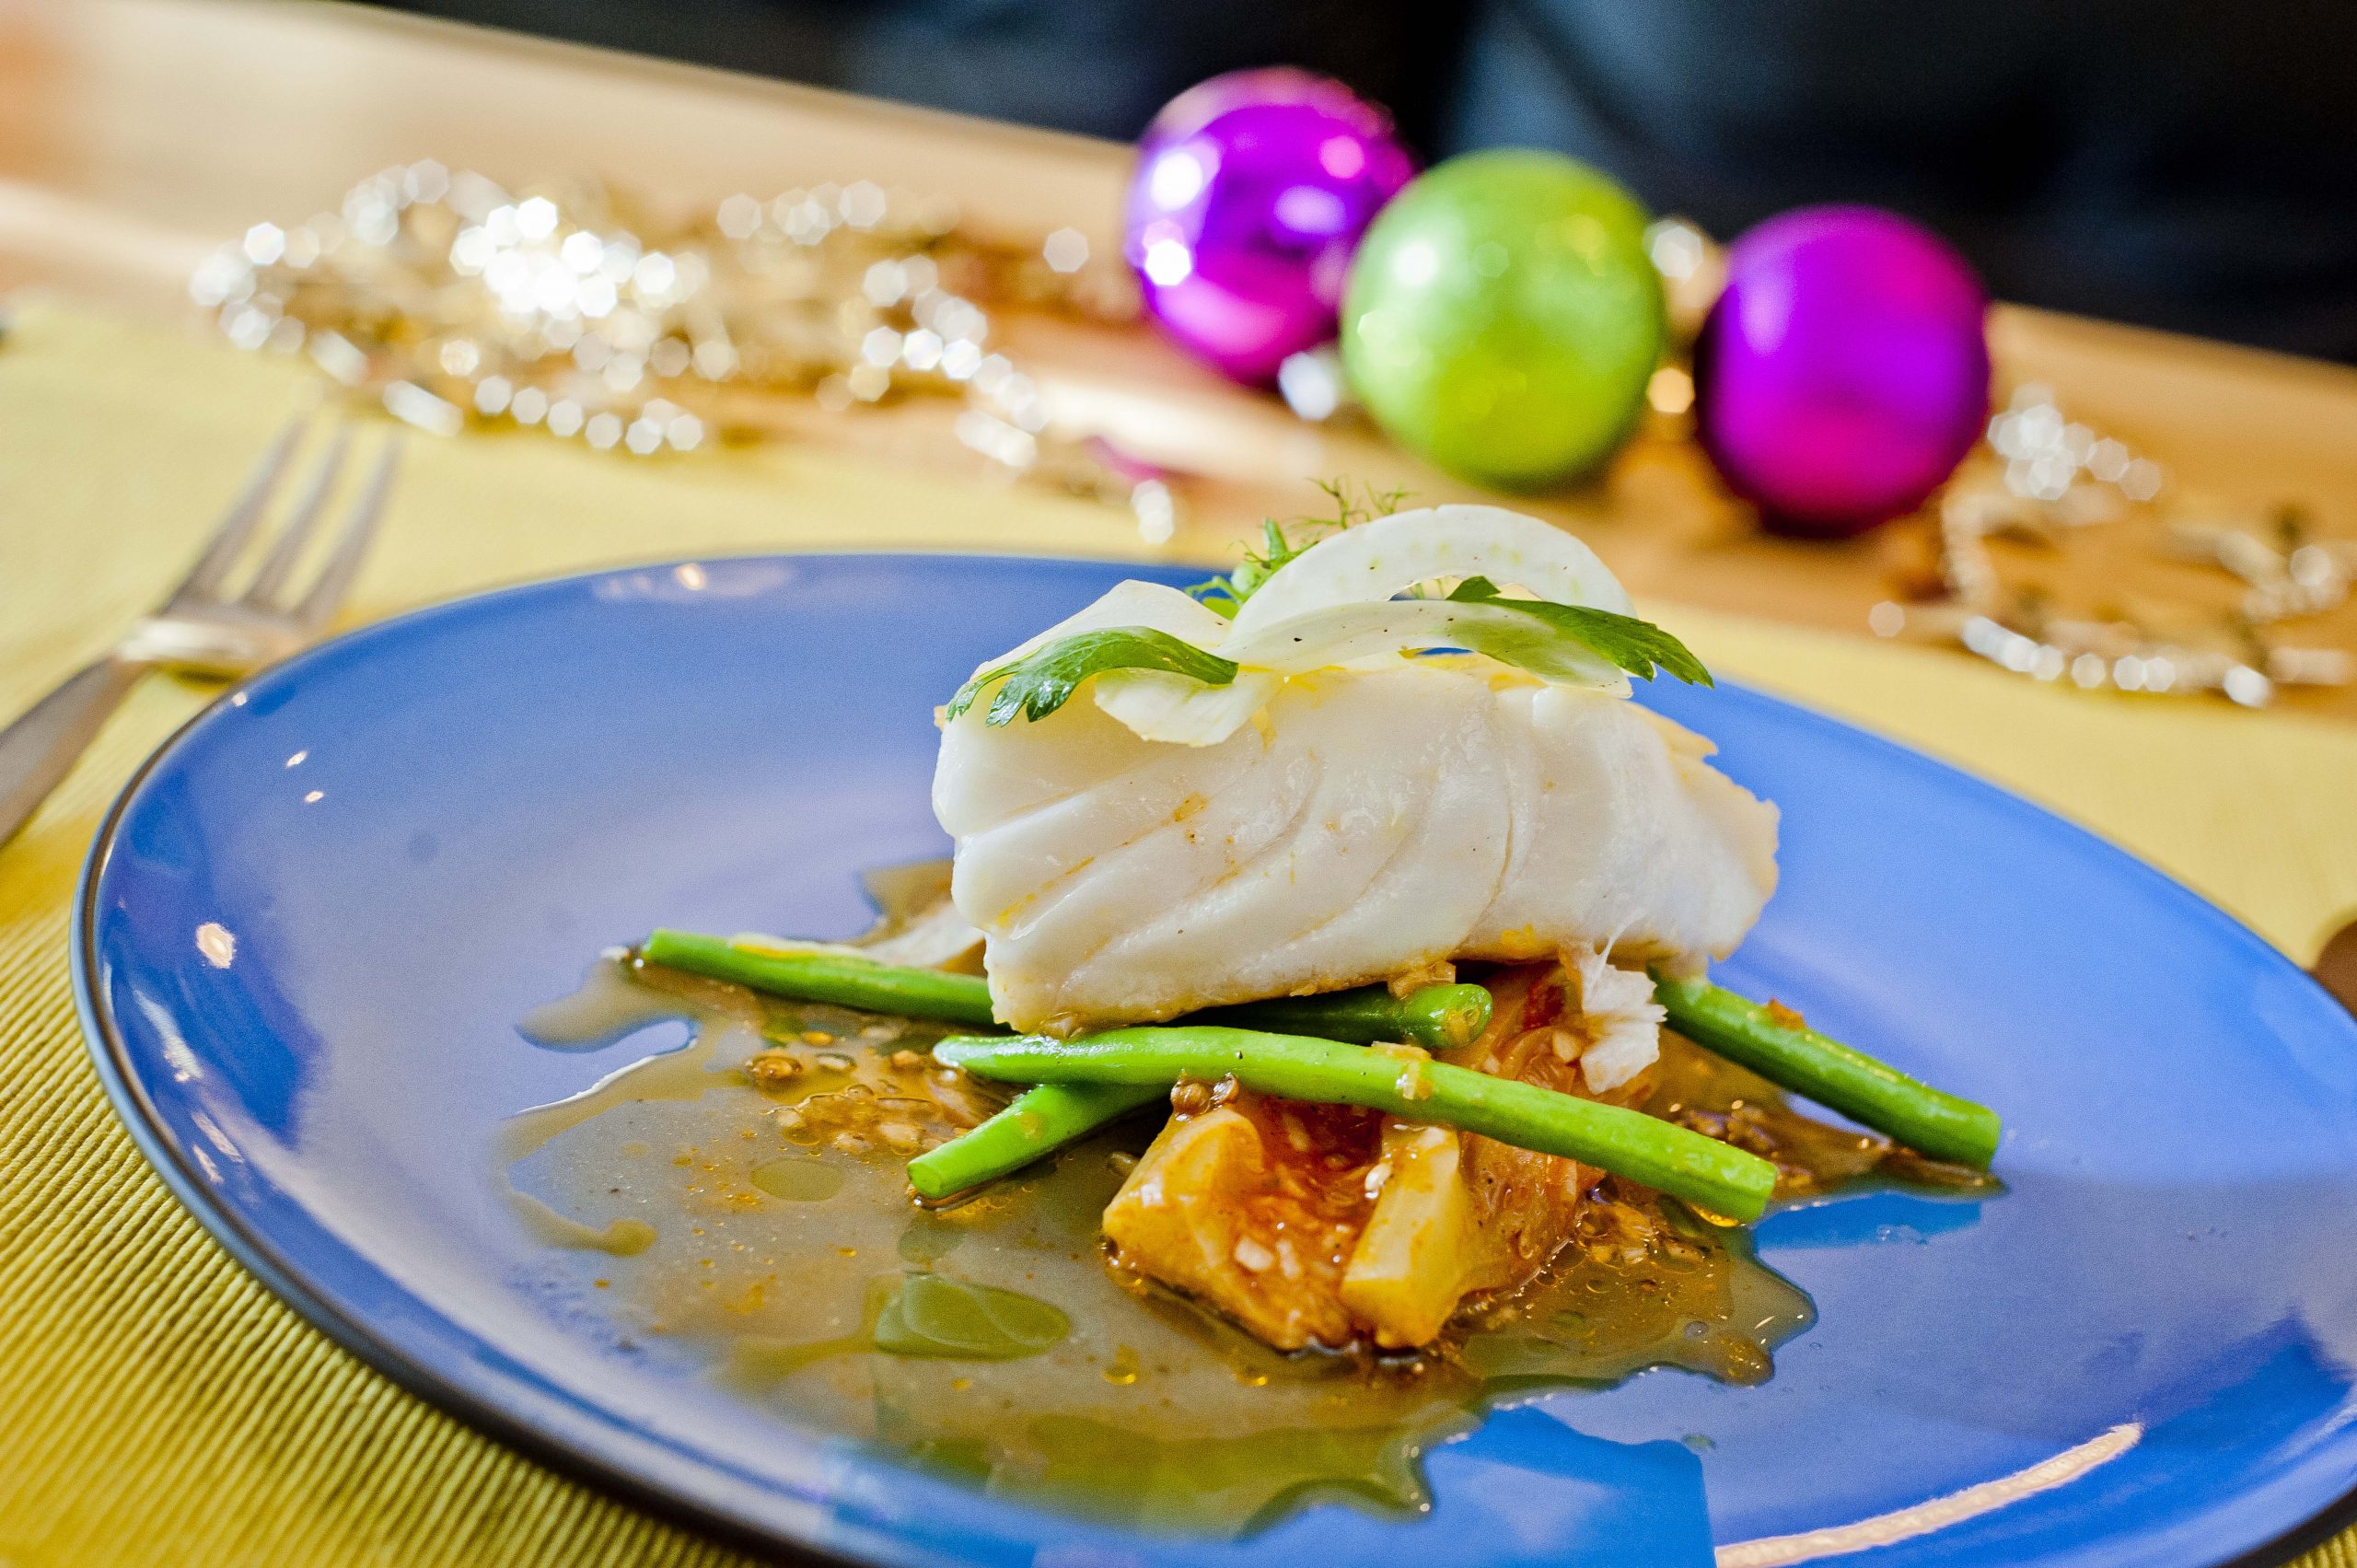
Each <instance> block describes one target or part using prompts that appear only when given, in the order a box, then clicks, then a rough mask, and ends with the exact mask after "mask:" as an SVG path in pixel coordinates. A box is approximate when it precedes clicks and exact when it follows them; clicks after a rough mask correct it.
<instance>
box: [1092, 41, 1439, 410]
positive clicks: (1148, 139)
mask: <svg viewBox="0 0 2357 1568" xmlns="http://www.w3.org/2000/svg"><path fill="white" fill-rule="evenodd" d="M1414 172H1415V167H1414V164H1413V162H1412V161H1411V159H1410V157H1409V156H1408V152H1407V149H1406V148H1405V147H1403V146H1402V145H1400V144H1399V140H1398V138H1397V137H1395V136H1394V135H1393V134H1392V131H1391V121H1390V117H1389V116H1388V115H1387V114H1385V113H1384V111H1383V110H1380V109H1378V108H1376V106H1375V105H1373V104H1370V103H1368V102H1366V101H1365V100H1364V99H1361V98H1359V97H1358V96H1357V95H1356V94H1354V93H1353V92H1352V91H1351V90H1350V88H1348V87H1344V86H1343V85H1342V84H1341V83H1340V82H1337V81H1334V80H1332V79H1331V78H1329V77H1326V76H1319V75H1312V74H1311V73H1309V72H1306V71H1297V70H1293V69H1291V68H1288V67H1284V66H1272V67H1269V68H1266V69H1262V70H1251V71H1234V72H1230V73H1228V74H1227V75H1221V76H1213V78H1211V79H1210V80H1209V81H1206V82H1202V83H1199V84H1198V85H1196V86H1195V87H1190V88H1189V89H1188V90H1187V91H1185V92H1183V93H1181V94H1179V96H1178V97H1177V98H1175V99H1171V100H1170V102H1169V103H1168V104H1167V105H1166V106H1165V107H1164V108H1163V110H1162V111H1161V112H1160V113H1159V114H1157V115H1155V119H1154V122H1153V123H1152V124H1151V125H1149V126H1148V127H1147V128H1146V132H1145V134H1144V136H1143V137H1141V138H1140V139H1139V142H1138V161H1137V171H1136V173H1135V174H1134V175H1133V176H1132V180H1131V182H1130V192H1129V204H1128V211H1127V219H1126V232H1127V237H1128V238H1127V239H1126V242H1125V244H1126V250H1127V253H1128V257H1129V261H1130V264H1131V266H1132V267H1133V268H1134V269H1135V270H1136V273H1137V277H1138V285H1139V287H1140V289H1141V290H1142V291H1143V293H1144V300H1145V308H1146V310H1147V312H1148V313H1149V314H1151V315H1152V316H1153V317H1154V319H1155V320H1156V321H1157V322H1159V323H1160V324H1161V327H1162V329H1163V331H1165V332H1167V333H1168V334H1169V336H1170V337H1171V338H1172V339H1173V340H1174V341H1175V342H1177V343H1179V345H1180V346H1182V347H1184V348H1185V349H1186V350H1187V351H1188V352H1189V353H1190V354H1194V355H1195V356H1196V357H1197V358H1199V359H1202V361H1203V362H1204V363H1206V364H1208V365H1211V366H1214V367H1215V368H1217V369H1218V370H1219V371H1221V372H1222V373H1223V374H1225V375H1226V376H1229V377H1233V378H1235V379H1236V380H1238V381H1241V382H1244V383H1246V384H1247V385H1250V386H1263V385H1267V384H1269V383H1271V382H1272V381H1274V380H1275V378H1276V377H1277V373H1278V368H1279V366H1282V365H1283V363H1284V362H1285V360H1286V359H1287V358H1288V357H1289V356H1291V355H1293V354H1299V353H1302V352H1304V351H1305V350H1309V349H1314V348H1316V347H1317V346H1318V344H1320V343H1326V342H1328V341H1329V340H1330V339H1331V338H1332V337H1333V335H1334V322H1335V313H1336V311H1337V309H1338V308H1339V307H1340V305H1341V297H1342V285H1343V280H1344V277H1345V275H1346V273H1347V272H1348V270H1349V267H1350V261H1351V253H1352V251H1353V250H1354V249H1355V248H1356V247H1357V245H1358V241H1359V237H1360V236H1361V235H1362V234H1363V233H1364V232H1365V229H1366V226H1367V225H1368V224H1369V223H1370V222H1372V221H1373V220H1374V218H1375V215H1376V212H1377V211H1378V210H1379V209H1380V208H1381V207H1382V206H1383V204H1384V203H1386V202H1387V201H1389V200H1390V199H1391V197H1392V196H1393V194H1395V193H1396V192H1398V191H1399V189H1400V187H1402V186H1404V185H1406V184H1407V183H1408V181H1409V180H1410V178H1411V176H1412V175H1413V174H1414Z"/></svg>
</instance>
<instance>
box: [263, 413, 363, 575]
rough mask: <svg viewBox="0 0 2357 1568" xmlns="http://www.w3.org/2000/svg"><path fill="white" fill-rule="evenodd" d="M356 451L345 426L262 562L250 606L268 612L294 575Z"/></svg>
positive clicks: (315, 471) (349, 432)
mask: <svg viewBox="0 0 2357 1568" xmlns="http://www.w3.org/2000/svg"><path fill="white" fill-rule="evenodd" d="M351 449H352V427H351V426H350V425H348V424H347V425H345V426H344V427H343V429H341V430H339V431H337V432H336V433H335V440H334V442H333V443H332V444H331V445H330V446H329V447H328V449H327V455H326V456H324V457H322V458H321V459H319V466H318V467H317V468H315V469H314V470H312V471H311V482H310V483H309V484H308V485H307V486H305V487H304V490H303V497H302V499H301V500H299V501H297V502H296V504H295V515H294V516H293V517H289V518H287V520H286V523H285V526H284V528H280V529H279V533H278V539H277V540H276V541H275V542H274V543H273V544H272V545H271V547H270V553H269V554H268V555H266V556H264V557H263V558H262V563H261V571H259V572H256V573H255V574H254V581H253V587H250V588H248V589H247V590H246V602H247V603H248V604H250V605H252V606H254V607H255V608H256V609H268V608H269V606H270V603H271V601H272V600H273V599H275V598H277V597H278V590H279V589H281V588H283V587H285V586H286V579H287V578H288V577H290V576H292V575H294V572H295V562H296V558H297V557H298V556H300V555H301V554H302V553H303V546H304V545H305V544H306V543H307V542H308V540H310V537H311V532H312V528H313V526H314V525H315V524H317V523H318V522H319V514H320V513H322V512H324V511H325V510H326V509H327V505H328V492H330V491H331V490H333V489H334V488H335V478H336V475H337V474H338V473H340V472H342V471H343V458H344V454H345V453H346V452H348V451H350V450H351Z"/></svg>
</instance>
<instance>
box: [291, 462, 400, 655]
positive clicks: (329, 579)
mask: <svg viewBox="0 0 2357 1568" xmlns="http://www.w3.org/2000/svg"><path fill="white" fill-rule="evenodd" d="M400 461H401V437H400V436H387V437H386V438H385V447H384V450H383V451H382V452H380V453H378V454H377V462H376V466H375V467H373V468H371V469H370V470H368V477H367V479H366V481H365V482H363V483H362V485H361V490H360V498H359V499H358V500H357V501H354V503H353V504H352V511H351V513H350V515H349V516H347V517H345V518H344V520H343V533H342V534H340V535H338V536H337V538H336V541H335V552H334V553H333V554H331V555H330V556H329V557H328V560H327V564H326V565H324V566H322V567H320V568H319V581H318V582H316V583H313V584H312V585H311V588H310V591H309V592H308V593H306V594H305V595H304V596H303V597H302V598H301V599H299V600H297V601H296V605H295V608H294V610H293V611H292V613H293V615H294V617H295V620H296V623H297V624H299V625H300V626H301V627H302V628H303V629H304V630H305V631H310V630H312V629H313V628H315V627H317V626H319V625H320V624H321V623H322V622H324V621H326V620H327V618H328V617H329V616H331V615H332V614H334V613H335V607H336V606H337V605H339V604H341V603H343V596H344V593H345V591H346V590H347V589H349V588H350V587H352V579H353V578H354V577H355V576H357V575H359V574H360V560H361V557H362V556H364V555H366V554H367V552H368V541H369V540H370V539H371V538H372V537H374V535H375V534H376V532H377V518H378V517H380V516H382V515H383V513H384V510H385V496H386V495H387V494H388V493H389V492H390V491H391V490H392V488H393V470H395V469H396V468H397V467H398V466H399V465H400Z"/></svg>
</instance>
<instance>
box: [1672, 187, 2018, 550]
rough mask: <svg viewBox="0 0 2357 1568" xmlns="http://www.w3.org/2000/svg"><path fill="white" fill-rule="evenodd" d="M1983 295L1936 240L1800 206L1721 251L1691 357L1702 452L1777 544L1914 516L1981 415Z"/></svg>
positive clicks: (1855, 211)
mask: <svg viewBox="0 0 2357 1568" xmlns="http://www.w3.org/2000/svg"><path fill="white" fill-rule="evenodd" d="M1987 314H1988V298H1987V296H1985V295H1984V294H1983V293H1982V292H1981V289H1980V280H1979V279H1978V278H1976V277H1975V276H1974V275H1973V272H1972V268H1971V266H1970V265H1969V264H1968V263H1967V262H1966V261H1965V260H1964V258H1963V257H1962V256H1960V255H1958V254H1957V253H1956V250H1954V248H1952V247H1951V246H1949V245H1948V244H1947V243H1946V242H1945V241H1944V240H1942V239H1941V238H1939V237H1937V236H1936V235H1933V234H1932V233H1931V232H1929V231H1928V230H1926V229H1923V228H1922V227H1920V226H1917V225H1915V224H1912V223H1910V222H1908V221H1907V220H1906V219H1904V218H1901V217H1898V216H1897V215H1893V214H1890V213H1887V212H1882V211H1879V210H1878V209H1875V208H1872V207H1804V208H1801V209H1800V210H1798V211H1796V212H1790V213H1785V214H1783V215H1781V216H1778V217H1773V218H1771V219H1769V220H1768V221H1767V222H1765V223H1763V224H1761V225H1759V226H1758V227H1756V228H1754V229H1752V230H1750V231H1749V232H1748V233H1747V234H1745V235H1744V236H1743V238H1740V239H1738V240H1736V242H1735V244H1734V246H1733V247H1731V248H1730V249H1729V250H1728V252H1727V283H1726V289H1725V292H1724V293H1723V294H1722V295H1720V296H1719V300H1718V303H1717V304H1716V305H1714V306H1713V308H1712V309H1711V313H1710V316H1709V318H1708V319H1707V320H1705V322H1704V323H1703V327H1702V332H1701V337H1700V338H1698V339H1697V340H1696V342H1695V345H1694V391H1695V403H1694V412H1695V419H1696V427H1697V430H1698V432H1699V434H1700V436H1701V441H1702V445H1703V447H1705V448H1706V449H1707V450H1708V451H1709V452H1710V454H1711V459H1712V460H1713V462H1715V463H1716V464H1717V465H1718V469H1719V472H1720V474H1721V475H1722V476H1724V479H1725V480H1726V482H1727V483H1728V485H1729V486H1730V487H1731V488H1733V489H1734V490H1735V491H1736V492H1737V493H1738V494H1742V495H1745V496H1747V497H1748V498H1749V499H1751V500H1752V501H1754V502H1756V503H1758V504H1759V508H1760V511H1761V513H1762V515H1763V517H1764V518H1765V520H1766V521H1767V523H1768V526H1769V527H1771V528H1775V529H1777V530H1779V531H1782V532H1787V533H1800V534H1811V535H1820V536H1839V535H1844V534H1853V533H1863V532H1864V531H1865V530H1866V529H1868V528H1873V527H1875V525H1876V524H1879V523H1883V522H1886V521H1887V520H1889V519H1890V518H1892V517H1899V516H1901V515H1903V514H1905V513H1907V512H1910V511H1912V510H1914V509H1915V508H1916V507H1917V506H1919V505H1922V502H1923V500H1924V498H1925V497H1926V496H1928V495H1930V494H1931V493H1932V492H1933V490H1935V489H1937V488H1938V487H1939V485H1940V484H1941V482H1943V481H1945V479H1946V478H1947V477H1948V475H1949V474H1950V473H1952V472H1954V471H1955V470H1956V464H1957V463H1959V462H1961V461H1962V460H1963V459H1964V455H1965V454H1966V453H1967V452H1968V451H1970V450H1971V449H1972V444H1973V442H1974V441H1975V440H1976V439H1977V438H1978V437H1979V436H1980V431H1981V428H1982V426H1983V424H1985V422H1986V421H1987V419H1988V415H1989V345H1988V338H1987V334H1986V331H1985V325H1984V322H1985V318H1986V316H1987Z"/></svg>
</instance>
